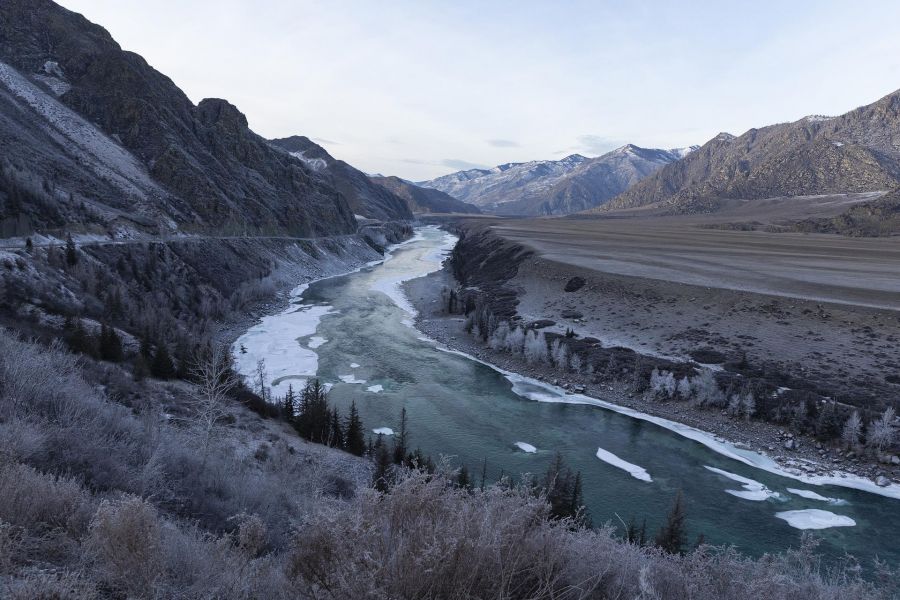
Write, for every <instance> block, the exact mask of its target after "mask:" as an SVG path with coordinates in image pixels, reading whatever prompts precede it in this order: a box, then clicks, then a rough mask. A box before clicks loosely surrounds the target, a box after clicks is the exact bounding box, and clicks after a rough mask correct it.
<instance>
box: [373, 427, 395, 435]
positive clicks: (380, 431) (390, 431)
mask: <svg viewBox="0 0 900 600" xmlns="http://www.w3.org/2000/svg"><path fill="white" fill-rule="evenodd" d="M372 433H374V434H376V435H394V430H393V429H391V428H390V427H378V428H376V429H373V430H372Z"/></svg>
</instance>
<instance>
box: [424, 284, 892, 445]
mask: <svg viewBox="0 0 900 600" xmlns="http://www.w3.org/2000/svg"><path fill="white" fill-rule="evenodd" d="M442 301H443V302H444V306H445V309H446V310H447V312H449V313H453V312H463V313H465V314H466V319H465V324H464V328H465V331H466V332H467V333H469V334H471V335H472V337H473V338H474V339H475V340H476V341H478V342H481V343H483V344H485V345H486V346H487V347H489V348H491V349H492V350H495V351H497V352H503V353H507V354H510V355H511V356H513V357H517V358H519V359H521V360H522V361H523V363H524V364H525V365H528V366H531V367H541V368H545V369H550V370H552V371H554V372H556V373H558V374H559V375H560V376H561V377H564V378H570V377H573V376H574V378H575V379H576V380H579V379H580V380H582V381H586V382H592V383H600V382H615V383H619V384H626V385H628V386H629V388H630V390H631V391H632V392H636V393H639V394H641V396H642V397H643V398H644V399H645V400H646V401H648V402H687V403H690V404H691V405H693V406H695V407H698V408H704V409H710V410H719V411H724V412H725V413H726V414H728V415H729V416H731V417H732V418H734V419H740V420H745V421H750V420H751V419H760V420H764V421H768V422H774V423H778V424H781V425H783V426H787V427H789V428H790V429H791V430H794V431H797V432H799V433H805V434H809V435H812V436H814V437H816V438H818V439H820V440H822V441H827V442H831V443H833V444H834V445H836V446H837V447H838V449H840V450H842V451H843V450H851V451H854V452H856V453H863V452H869V453H870V454H872V455H873V456H874V457H875V458H886V457H889V455H890V454H889V453H890V452H891V451H893V452H894V453H896V446H897V443H898V440H897V435H896V432H897V428H896V426H895V422H896V421H897V418H896V412H895V410H894V408H893V407H891V406H887V408H885V409H884V411H883V412H882V413H880V414H873V413H872V412H868V415H867V418H863V416H861V415H860V413H859V412H858V411H856V410H852V409H851V408H850V407H848V405H846V404H841V403H838V402H833V401H831V402H821V401H820V399H818V398H817V397H816V396H815V395H811V394H806V393H804V392H802V391H794V390H789V389H787V388H781V389H777V390H774V391H773V390H771V389H767V388H766V387H764V386H761V385H758V384H757V382H754V380H753V379H752V378H750V377H739V378H733V377H717V374H716V371H715V370H713V369H710V368H707V367H703V366H700V365H691V364H687V363H685V364H678V363H673V362H671V361H666V360H662V359H660V360H656V361H655V362H657V363H664V364H667V365H671V366H667V367H661V366H654V365H652V362H653V361H652V360H650V359H645V358H644V357H641V356H640V355H635V356H634V357H633V358H631V361H632V363H633V364H632V365H631V368H627V367H625V368H623V364H622V363H620V362H618V360H617V359H616V358H614V357H612V358H609V357H607V358H605V359H604V360H605V361H606V362H605V364H604V363H603V362H598V360H597V358H596V357H595V355H594V353H593V352H592V351H591V350H590V348H587V349H586V348H585V344H583V343H582V344H579V343H578V337H579V336H578V335H577V334H576V333H575V332H574V331H572V330H567V331H566V332H565V334H564V335H561V334H558V333H554V332H545V331H544V330H543V329H539V328H536V327H534V326H528V325H526V324H525V323H522V322H517V321H516V320H515V319H513V320H506V319H498V318H497V317H496V316H495V315H494V314H493V312H492V311H491V309H490V308H489V307H488V306H487V305H484V304H481V303H480V302H479V301H478V300H477V299H475V300H473V299H472V298H466V297H465V296H464V293H463V292H461V291H460V292H457V291H456V290H449V289H445V290H444V292H443V294H442ZM596 341H597V340H595V342H596ZM647 362H650V363H651V364H646V363H647Z"/></svg>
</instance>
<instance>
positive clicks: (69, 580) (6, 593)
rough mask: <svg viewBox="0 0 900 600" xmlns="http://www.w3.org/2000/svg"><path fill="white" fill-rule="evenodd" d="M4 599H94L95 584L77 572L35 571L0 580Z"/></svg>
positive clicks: (1, 594) (95, 592)
mask: <svg viewBox="0 0 900 600" xmlns="http://www.w3.org/2000/svg"><path fill="white" fill-rule="evenodd" d="M0 598H3V599H4V600H95V599H97V598H100V594H99V593H98V592H97V588H96V586H94V585H93V583H91V582H90V581H88V580H87V579H85V578H84V577H83V576H82V575H80V574H78V573H72V572H69V571H57V572H48V571H35V572H30V573H26V574H24V575H21V576H19V577H18V578H15V579H11V580H9V581H6V582H5V583H4V582H0Z"/></svg>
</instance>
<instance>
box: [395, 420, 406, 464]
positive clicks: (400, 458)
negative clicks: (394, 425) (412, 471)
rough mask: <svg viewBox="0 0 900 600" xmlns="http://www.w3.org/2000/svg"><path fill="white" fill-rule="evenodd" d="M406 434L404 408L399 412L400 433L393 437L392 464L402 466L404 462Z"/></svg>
mask: <svg viewBox="0 0 900 600" xmlns="http://www.w3.org/2000/svg"><path fill="white" fill-rule="evenodd" d="M408 442H409V439H408V434H407V431H406V408H405V407H404V408H403V409H401V410H400V431H399V432H398V433H397V435H396V436H395V437H394V464H397V465H402V464H403V463H404V461H405V460H406V453H407V446H408Z"/></svg>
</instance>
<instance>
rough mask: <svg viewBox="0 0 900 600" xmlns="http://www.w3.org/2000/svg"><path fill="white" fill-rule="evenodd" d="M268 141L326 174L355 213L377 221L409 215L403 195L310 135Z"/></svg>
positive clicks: (313, 169)
mask: <svg viewBox="0 0 900 600" xmlns="http://www.w3.org/2000/svg"><path fill="white" fill-rule="evenodd" d="M270 143H271V145H272V146H274V147H276V148H279V149H281V150H283V151H286V152H287V153H289V154H290V155H291V156H293V157H294V158H296V159H298V160H300V161H302V162H303V164H304V165H306V167H307V168H309V169H311V170H312V171H314V172H316V173H317V174H319V175H322V176H325V177H327V178H328V179H329V180H330V181H331V183H332V184H333V185H334V187H335V188H336V189H337V190H338V191H339V192H340V193H341V194H342V195H343V196H344V198H345V199H346V200H347V202H349V203H350V208H351V209H352V210H353V213H354V214H357V215H360V216H363V217H367V218H370V219H378V220H380V221H390V220H393V219H411V218H412V212H411V211H410V208H409V207H408V206H407V204H406V201H405V199H404V198H401V197H399V196H398V195H397V194H395V193H393V192H392V191H390V190H387V189H385V188H384V187H382V186H379V185H376V184H375V183H373V182H372V181H371V180H370V179H369V176H368V175H366V174H365V173H363V172H362V171H360V170H359V169H356V168H354V167H352V166H351V165H349V164H347V163H346V162H344V161H342V160H337V159H336V158H334V157H333V156H331V155H330V154H328V152H327V151H326V150H325V149H324V148H322V147H321V146H319V145H318V144H316V143H315V142H313V141H312V140H310V139H309V138H307V137H305V136H300V135H295V136H292V137H288V138H283V139H278V140H271V141H270Z"/></svg>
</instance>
